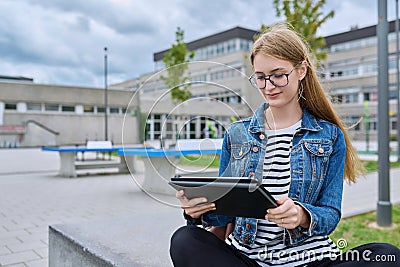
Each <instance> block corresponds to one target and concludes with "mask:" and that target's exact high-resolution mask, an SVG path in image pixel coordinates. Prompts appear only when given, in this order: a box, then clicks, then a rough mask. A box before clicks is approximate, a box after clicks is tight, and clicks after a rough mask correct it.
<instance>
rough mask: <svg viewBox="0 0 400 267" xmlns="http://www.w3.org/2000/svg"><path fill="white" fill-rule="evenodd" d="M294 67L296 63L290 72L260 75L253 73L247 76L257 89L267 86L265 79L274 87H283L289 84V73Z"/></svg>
mask: <svg viewBox="0 0 400 267" xmlns="http://www.w3.org/2000/svg"><path fill="white" fill-rule="evenodd" d="M296 67H297V65H296V66H294V67H293V69H292V70H291V71H290V72H288V73H282V74H270V75H261V74H257V73H253V74H252V75H251V76H250V78H249V82H250V83H251V85H252V86H254V87H255V88H258V89H264V88H265V87H266V86H267V81H269V82H270V83H272V85H274V86H276V87H284V86H286V85H288V84H289V75H290V74H292V72H293V71H294V69H295V68H296Z"/></svg>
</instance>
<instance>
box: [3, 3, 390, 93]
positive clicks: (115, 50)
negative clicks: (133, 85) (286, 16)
mask: <svg viewBox="0 0 400 267" xmlns="http://www.w3.org/2000/svg"><path fill="white" fill-rule="evenodd" d="M327 2H328V3H327V4H326V7H325V9H326V12H325V13H327V11H329V10H332V9H333V10H335V12H336V14H335V17H334V18H333V19H330V20H329V21H328V22H327V23H326V24H325V25H323V27H322V28H321V31H320V34H321V35H324V36H326V35H330V34H335V33H340V32H343V31H347V30H349V29H350V27H351V26H354V25H358V26H359V27H364V26H370V25H374V24H376V23H377V16H378V15H377V2H378V1H377V0H328V1H327ZM271 3H272V0H191V1H190V0H175V1H173V0H0V18H1V20H0V54H1V59H0V75H9V76H25V77H31V78H33V79H34V80H35V82H36V83H44V84H58V85H78V86H90V87H103V86H104V50H103V49H104V47H105V46H106V47H107V48H108V81H109V83H110V84H113V83H117V82H122V81H125V80H129V79H133V78H136V77H138V76H140V75H142V74H144V73H148V72H152V71H153V68H154V65H153V53H154V52H159V51H162V50H165V49H168V48H170V46H171V45H172V44H173V43H174V41H175V30H176V28H177V27H178V26H179V27H181V28H182V29H183V30H184V32H185V41H186V42H190V41H193V40H196V39H198V38H202V37H205V36H208V35H211V34H214V33H218V32H221V31H224V30H227V29H230V28H233V27H236V26H241V27H245V28H249V29H254V30H257V29H259V27H260V25H261V24H262V23H264V24H269V23H272V22H275V21H278V20H279V18H277V17H275V12H274V10H273V8H272V4H271ZM388 10H389V11H388V18H389V20H390V19H395V0H388Z"/></svg>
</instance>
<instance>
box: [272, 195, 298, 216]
mask: <svg viewBox="0 0 400 267" xmlns="http://www.w3.org/2000/svg"><path fill="white" fill-rule="evenodd" d="M278 200H279V201H280V202H281V204H280V205H279V206H278V207H276V208H273V209H268V210H267V214H272V215H276V216H278V217H279V218H280V217H282V216H280V215H284V214H285V213H287V212H288V211H289V210H290V209H291V207H292V206H294V202H293V201H292V200H291V199H290V198H287V197H286V198H285V199H282V198H279V199H278ZM278 200H277V201H278ZM283 217H284V216H283Z"/></svg>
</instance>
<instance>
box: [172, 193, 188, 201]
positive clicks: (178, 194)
mask: <svg viewBox="0 0 400 267" xmlns="http://www.w3.org/2000/svg"><path fill="white" fill-rule="evenodd" d="M175 196H176V198H177V199H179V200H180V201H187V200H188V199H187V197H186V196H185V192H184V191H183V190H179V191H177V192H176V194H175Z"/></svg>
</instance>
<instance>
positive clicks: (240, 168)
mask: <svg viewBox="0 0 400 267" xmlns="http://www.w3.org/2000/svg"><path fill="white" fill-rule="evenodd" d="M250 147H251V144H250V143H244V144H232V147H231V151H232V152H231V153H232V158H231V166H232V170H233V173H232V176H238V177H242V176H244V173H245V167H246V165H247V162H248V161H249V151H250Z"/></svg>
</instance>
